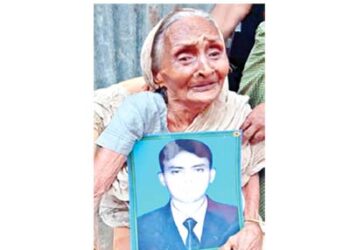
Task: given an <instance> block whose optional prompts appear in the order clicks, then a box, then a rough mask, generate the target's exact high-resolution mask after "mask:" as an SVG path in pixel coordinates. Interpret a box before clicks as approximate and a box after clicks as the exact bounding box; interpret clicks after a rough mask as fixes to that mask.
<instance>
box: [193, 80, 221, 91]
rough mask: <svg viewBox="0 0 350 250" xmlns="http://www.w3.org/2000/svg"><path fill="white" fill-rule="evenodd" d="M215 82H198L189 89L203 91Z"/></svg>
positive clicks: (210, 87) (214, 84)
mask: <svg viewBox="0 0 350 250" xmlns="http://www.w3.org/2000/svg"><path fill="white" fill-rule="evenodd" d="M217 84H218V83H217V82H208V83H200V84H196V85H193V86H192V87H191V89H192V90H194V91H196V92H204V91H207V90H210V89H212V88H214V87H216V86H217Z"/></svg>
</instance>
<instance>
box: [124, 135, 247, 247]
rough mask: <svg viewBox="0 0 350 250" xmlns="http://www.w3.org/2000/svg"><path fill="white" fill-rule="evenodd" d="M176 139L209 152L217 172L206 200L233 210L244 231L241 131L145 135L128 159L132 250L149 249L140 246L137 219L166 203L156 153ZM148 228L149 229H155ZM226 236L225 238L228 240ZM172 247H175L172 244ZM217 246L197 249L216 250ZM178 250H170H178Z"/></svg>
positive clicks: (167, 198)
mask: <svg viewBox="0 0 350 250" xmlns="http://www.w3.org/2000/svg"><path fill="white" fill-rule="evenodd" d="M179 139H186V140H196V141H200V142H202V143H204V144H205V145H207V146H208V147H209V148H210V150H211V152H212V162H213V164H212V165H213V168H215V170H216V177H215V181H213V183H211V184H210V185H209V187H208V189H207V194H208V197H210V198H212V199H213V200H215V201H216V202H219V203H223V204H227V205H229V206H234V207H236V208H237V217H236V218H237V225H238V227H239V229H241V228H242V227H243V224H244V222H243V221H244V219H243V206H242V189H241V131H239V130H230V131H213V132H196V133H192V132H191V133H189V132H187V133H167V134H153V135H146V136H144V137H143V139H142V140H140V141H138V142H137V143H136V144H135V146H134V149H133V151H132V152H131V153H130V155H129V157H128V171H129V189H130V190H129V194H130V226H131V249H132V250H148V249H149V248H148V247H144V246H142V245H140V243H139V236H140V235H139V234H140V232H139V225H138V218H140V217H141V216H142V215H144V214H147V213H150V212H151V211H154V210H155V209H157V208H160V207H162V206H164V204H167V203H168V202H169V198H170V196H169V193H168V190H167V189H166V188H165V187H164V186H162V185H161V184H160V182H159V178H158V173H159V172H161V171H160V167H159V152H160V151H161V149H162V148H163V147H164V146H165V145H166V144H167V143H169V142H171V141H174V140H179ZM149 226H150V228H151V229H152V227H153V226H154V225H149ZM141 234H142V232H141ZM203 234H204V229H203ZM229 236H230V235H228V236H227V239H228V237H229ZM202 238H203V237H202ZM179 239H180V238H179ZM154 244H155V246H156V245H157V244H158V243H157V239H155V240H154ZM171 244H174V245H176V244H175V242H172V243H171ZM220 246H221V245H217V246H211V247H209V248H200V249H201V250H216V249H218V248H219V247H220ZM178 248H179V247H177V248H176V249H175V248H174V249H171V250H181V249H178ZM154 249H157V248H156V247H154ZM184 249H186V248H184ZM152 250H153V247H152ZM161 250H164V249H161Z"/></svg>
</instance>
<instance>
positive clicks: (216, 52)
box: [208, 49, 221, 58]
mask: <svg viewBox="0 0 350 250" xmlns="http://www.w3.org/2000/svg"><path fill="white" fill-rule="evenodd" d="M208 54H209V57H211V58H218V57H219V56H220V55H221V51H220V50H218V49H214V50H210V51H209V53H208Z"/></svg>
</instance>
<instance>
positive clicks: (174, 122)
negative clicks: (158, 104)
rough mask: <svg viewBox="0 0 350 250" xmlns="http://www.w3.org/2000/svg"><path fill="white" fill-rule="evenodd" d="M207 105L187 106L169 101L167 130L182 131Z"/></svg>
mask: <svg viewBox="0 0 350 250" xmlns="http://www.w3.org/2000/svg"><path fill="white" fill-rule="evenodd" d="M206 107H207V106H203V105H202V106H197V107H195V106H192V107H188V106H186V105H184V104H182V103H178V102H169V103H168V112H167V122H168V129H169V131H172V132H176V131H184V130H185V129H186V128H187V127H188V126H189V125H191V123H192V122H193V120H194V119H195V118H196V117H197V116H198V115H199V114H200V113H201V112H203V111H204V110H205V109H206Z"/></svg>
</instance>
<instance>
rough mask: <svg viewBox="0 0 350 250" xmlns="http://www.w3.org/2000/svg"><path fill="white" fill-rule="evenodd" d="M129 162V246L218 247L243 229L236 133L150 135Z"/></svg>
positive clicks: (153, 249) (146, 249) (160, 249)
mask: <svg viewBox="0 0 350 250" xmlns="http://www.w3.org/2000/svg"><path fill="white" fill-rule="evenodd" d="M128 166H129V188H130V190H129V191H130V224H131V247H132V249H133V250H187V249H201V250H209V249H210V250H212V249H218V248H219V247H220V246H221V245H223V244H224V243H225V242H226V241H227V239H228V238H229V237H230V236H231V235H234V234H235V233H237V232H238V231H239V230H240V229H241V228H242V227H243V208H242V191H241V172H240V166H241V132H240V131H238V130H237V131H219V132H197V133H169V134H157V135H148V136H145V137H144V138H143V139H142V140H140V141H138V142H137V143H136V145H135V147H134V150H133V151H132V153H131V154H130V155H129V158H128Z"/></svg>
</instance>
